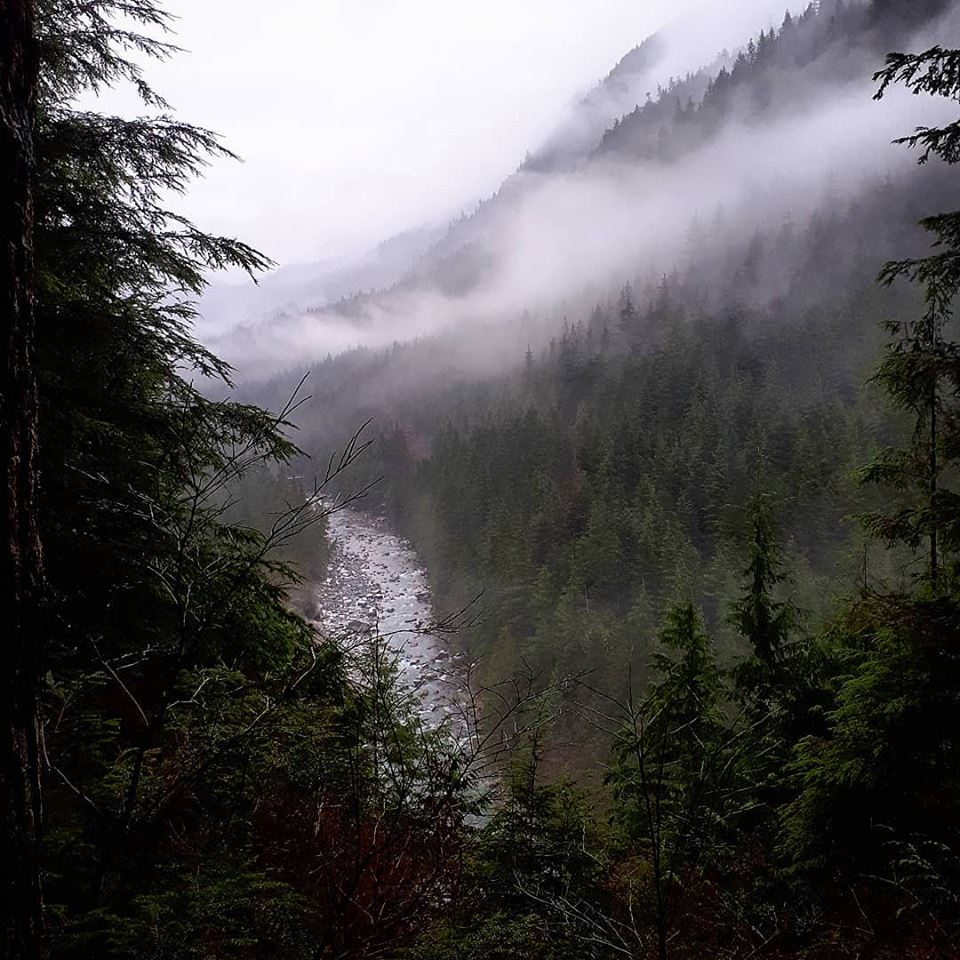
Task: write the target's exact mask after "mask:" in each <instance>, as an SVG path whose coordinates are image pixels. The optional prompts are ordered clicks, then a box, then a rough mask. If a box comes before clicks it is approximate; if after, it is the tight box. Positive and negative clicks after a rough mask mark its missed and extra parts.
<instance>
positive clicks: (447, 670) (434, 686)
mask: <svg viewBox="0 0 960 960" xmlns="http://www.w3.org/2000/svg"><path fill="white" fill-rule="evenodd" d="M327 524H328V534H329V540H330V546H331V553H330V562H329V565H328V568H327V574H326V577H325V579H324V581H323V582H322V583H319V584H317V587H316V596H315V599H316V604H317V609H316V614H315V617H316V621H317V623H318V626H319V628H320V631H321V632H322V633H324V634H326V635H332V636H337V637H344V638H348V637H355V638H362V637H363V636H364V635H367V636H370V635H371V634H379V636H381V637H383V638H384V639H385V642H386V645H387V647H388V648H389V650H390V652H391V653H392V655H393V658H394V660H395V663H396V667H397V671H398V675H399V677H398V678H399V681H400V683H401V684H402V685H403V686H404V688H405V689H406V690H408V691H411V692H415V693H416V694H417V695H418V697H419V700H420V703H419V705H418V706H417V711H418V713H419V715H420V718H421V720H422V721H423V723H424V725H425V726H427V727H436V726H439V725H440V724H441V723H446V724H447V725H448V726H450V728H451V729H452V730H454V731H456V732H460V733H462V732H463V731H464V723H463V720H462V717H463V716H464V713H465V711H464V709H463V706H464V692H463V691H464V687H463V683H462V678H463V676H464V675H465V673H466V661H465V659H464V657H463V654H462V653H460V652H459V651H457V650H456V649H453V648H451V647H450V645H449V644H448V643H447V641H446V639H445V638H444V636H443V635H442V633H438V632H437V631H435V630H433V629H432V628H433V626H434V625H435V623H436V615H435V613H434V610H433V604H432V602H431V596H430V587H429V584H428V582H427V572H426V570H425V569H424V568H423V564H422V563H421V562H420V558H419V557H418V556H417V554H416V552H415V551H414V549H413V547H412V546H411V544H410V543H409V542H408V541H407V540H404V539H403V538H402V537H399V536H397V535H396V534H395V533H393V532H392V531H391V530H390V527H389V525H388V523H387V521H386V520H385V519H384V518H383V517H380V516H373V515H371V514H368V513H361V512H359V511H356V510H351V509H348V508H337V509H334V510H333V511H332V512H331V513H330V515H329V517H328V520H327Z"/></svg>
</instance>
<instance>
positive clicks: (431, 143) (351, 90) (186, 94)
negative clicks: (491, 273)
mask: <svg viewBox="0 0 960 960" xmlns="http://www.w3.org/2000/svg"><path fill="white" fill-rule="evenodd" d="M696 2H698V0H482V2H467V0H270V2H268V3H264V2H263V0H169V2H167V3H166V4H165V7H166V8H167V9H168V10H170V11H171V12H173V13H175V14H176V15H177V17H178V20H177V22H176V24H175V27H176V31H177V35H176V37H175V38H174V39H175V42H177V43H178V44H179V45H180V46H182V47H184V48H185V49H186V51H187V52H185V53H183V54H180V55H178V56H176V57H175V58H174V59H173V60H171V61H170V62H168V63H165V64H159V65H151V66H150V67H149V69H148V72H147V76H148V79H150V80H151V82H152V83H153V84H154V86H155V87H156V88H157V89H158V90H159V92H160V93H161V94H163V95H164V96H165V97H166V98H167V99H168V100H170V101H171V103H172V105H173V106H174V107H175V108H176V109H177V111H178V113H179V115H180V117H181V118H182V119H186V120H189V121H191V122H194V123H198V124H200V125H202V126H207V127H210V128H212V129H214V130H216V131H217V132H218V133H220V134H222V135H223V137H224V140H225V143H226V144H227V146H229V147H230V148H231V149H233V150H234V151H235V152H237V153H239V154H240V155H241V156H242V157H243V158H244V161H245V162H244V164H242V165H240V164H234V163H218V164H217V165H216V166H214V167H213V168H211V170H210V171H209V173H208V175H207V177H206V179H205V180H204V181H203V182H201V183H199V184H197V185H196V186H195V187H194V188H193V190H192V191H191V193H190V195H189V197H188V198H187V200H186V201H185V202H184V203H183V204H182V205H181V206H182V207H184V208H185V209H184V212H186V213H187V214H188V215H190V216H192V217H193V218H194V219H196V220H197V221H198V223H199V224H200V225H201V226H202V227H204V228H206V229H208V230H213V231H216V232H220V233H225V234H228V235H233V236H239V237H241V238H242V239H244V240H246V241H248V242H250V243H252V244H254V245H255V246H257V247H259V248H260V249H261V250H263V251H264V252H265V253H266V254H268V255H269V256H271V257H272V258H273V259H275V260H277V261H279V262H281V263H294V262H304V261H309V260H315V259H318V258H321V257H325V256H332V255H336V254H340V253H350V252H355V251H357V250H359V249H362V248H366V247H369V246H371V245H373V244H375V243H377V242H378V241H379V240H381V239H384V238H385V237H387V236H389V235H391V234H393V233H395V232H397V231H399V230H402V229H405V228H407V227H410V226H415V225H417V224H418V223H423V222H427V221H431V220H439V219H443V218H446V217H447V216H449V215H450V214H457V213H459V211H460V209H461V208H462V207H463V206H464V205H466V204H469V202H470V201H472V200H474V199H479V198H481V197H483V196H485V195H488V194H489V193H491V192H493V191H494V190H495V189H496V187H497V186H498V184H499V183H500V182H501V180H502V179H503V178H504V177H505V176H506V175H508V174H509V173H510V172H511V171H512V170H513V169H515V167H516V166H517V164H518V163H519V161H520V160H522V158H523V156H524V154H525V153H526V151H527V150H528V149H532V148H534V147H536V146H537V144H538V143H539V141H540V140H541V139H542V138H543V136H544V135H545V134H546V133H547V132H548V131H549V130H550V129H551V128H552V127H553V126H554V125H555V124H556V123H557V122H558V120H559V119H560V118H561V116H562V113H563V110H564V108H565V105H566V104H568V103H569V102H570V100H571V98H572V97H574V96H575V95H577V94H578V93H580V92H582V91H584V90H585V89H587V88H589V87H590V86H591V85H592V84H593V83H594V82H595V81H596V80H598V79H599V78H600V77H602V76H603V75H605V74H606V73H607V72H608V71H609V69H610V68H611V67H612V66H613V64H614V63H615V62H616V61H617V60H618V59H619V58H620V57H621V56H622V55H623V54H624V53H625V52H626V51H627V50H628V49H630V48H631V47H633V46H634V45H636V44H637V43H639V42H641V41H642V40H643V39H644V38H645V37H646V36H647V35H648V34H649V33H650V32H652V31H653V30H655V29H656V28H657V27H658V26H661V25H662V24H663V23H665V22H666V21H667V20H668V19H670V18H673V17H675V16H676V15H677V14H678V13H679V12H680V11H682V10H683V9H684V8H685V7H690V6H692V5H694V3H696ZM788 5H790V6H795V4H793V3H790V2H789V0H712V2H710V3H707V6H708V7H711V8H712V16H711V21H712V22H711V24H710V26H709V28H708V29H705V30H704V31H703V37H702V42H701V44H700V46H701V47H702V49H703V55H704V57H705V58H706V57H709V55H710V54H711V53H715V52H718V49H719V47H720V46H722V45H726V44H733V43H737V42H740V40H741V35H742V33H743V31H744V30H748V31H758V30H759V29H760V28H761V27H764V26H769V25H770V23H771V22H773V21H774V20H776V22H778V23H779V19H780V17H781V16H782V13H783V10H784V9H785V7H786V6H788ZM696 46H697V45H694V49H696ZM104 106H105V107H108V108H110V109H116V110H118V111H122V112H127V113H129V112H131V110H132V99H131V98H130V97H129V96H128V95H123V94H111V95H110V97H109V98H108V101H107V103H105V104H104Z"/></svg>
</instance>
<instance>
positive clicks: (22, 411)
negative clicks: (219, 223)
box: [0, 0, 44, 960]
mask: <svg viewBox="0 0 960 960" xmlns="http://www.w3.org/2000/svg"><path fill="white" fill-rule="evenodd" d="M37 70H38V58H37V48H36V39H35V36H34V17H33V0H0V352H2V361H0V465H2V469H3V483H2V484H0V486H2V493H0V497H2V504H0V610H2V613H0V617H2V621H0V877H2V881H0V882H2V887H0V916H2V924H3V926H2V933H0V938H2V939H0V956H2V958H3V960H8V958H10V960H13V958H16V960H21V958H24V960H32V958H36V957H41V956H43V953H44V928H43V901H42V897H41V889H40V867H39V850H38V846H39V839H40V814H41V806H40V736H39V720H38V707H39V700H40V690H41V682H42V669H43V630H42V627H41V618H40V605H41V597H42V588H43V563H42V555H41V549H40V538H39V534H38V531H37V491H38V476H37V473H38V457H37V389H36V381H35V378H34V372H33V366H32V360H31V352H32V338H33V322H34V263H33V185H32V181H33V169H34V147H33V137H34V126H35V123H36V99H37Z"/></svg>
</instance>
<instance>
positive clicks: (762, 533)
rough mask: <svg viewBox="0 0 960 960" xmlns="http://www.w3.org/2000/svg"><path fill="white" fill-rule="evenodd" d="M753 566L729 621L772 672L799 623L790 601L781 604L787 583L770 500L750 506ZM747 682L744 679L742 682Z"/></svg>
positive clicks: (756, 498) (755, 499) (755, 657)
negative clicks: (781, 588) (779, 588)
mask: <svg viewBox="0 0 960 960" xmlns="http://www.w3.org/2000/svg"><path fill="white" fill-rule="evenodd" d="M748 510H749V518H750V519H749V529H750V546H749V558H750V559H749V562H748V564H747V567H746V569H745V570H744V571H743V576H744V579H745V581H746V582H745V584H744V587H743V590H742V592H741V594H740V598H739V599H738V600H737V601H735V602H734V603H733V605H732V607H731V611H730V615H729V618H728V619H729V621H730V623H731V624H732V625H733V626H734V627H735V628H736V629H737V631H738V633H739V634H740V635H741V636H742V637H743V638H744V639H745V640H747V641H748V642H749V643H750V646H751V648H752V657H753V660H754V664H755V666H757V667H759V668H760V669H761V670H762V671H765V672H768V673H770V672H772V671H773V668H774V667H775V665H776V664H777V662H778V661H779V660H780V658H781V656H782V653H783V649H784V647H785V646H786V644H787V643H788V641H789V639H790V633H791V630H792V629H793V627H794V625H795V623H796V610H795V608H794V607H793V605H792V604H791V603H790V602H789V601H783V600H777V599H775V597H774V590H775V589H776V588H777V586H779V585H780V584H782V583H783V582H784V581H785V580H786V574H785V573H784V571H783V561H782V559H781V555H780V547H779V544H778V543H777V538H776V531H775V527H774V522H773V510H772V505H771V502H770V498H769V496H766V495H764V494H756V495H754V497H753V498H752V499H751V501H750V504H749V508H748ZM741 679H742V680H743V681H744V682H746V680H747V678H746V675H744V676H743V677H742V678H741Z"/></svg>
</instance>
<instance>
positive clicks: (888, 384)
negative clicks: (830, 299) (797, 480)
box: [864, 47, 960, 591]
mask: <svg viewBox="0 0 960 960" xmlns="http://www.w3.org/2000/svg"><path fill="white" fill-rule="evenodd" d="M876 79H877V80H878V81H879V82H880V89H879V91H878V93H877V97H878V98H880V97H882V96H884V94H885V93H886V91H887V89H888V88H889V86H890V85H891V84H895V83H901V84H904V85H905V86H906V87H907V89H909V90H911V91H912V92H913V93H915V94H930V95H933V96H942V97H947V98H949V99H952V100H955V101H960V50H943V49H942V48H940V47H933V48H931V49H930V50H928V51H926V52H924V53H921V54H917V55H909V54H899V53H896V54H891V55H890V56H889V57H888V58H887V66H886V68H885V69H884V70H882V71H881V72H879V73H878V74H877V75H876ZM897 142H898V143H900V144H905V145H907V146H910V147H920V148H922V151H923V152H922V154H921V156H920V160H919V162H920V163H926V162H927V161H928V160H929V159H930V158H931V157H934V156H935V157H938V158H940V159H941V160H943V161H944V162H946V163H951V164H952V163H957V162H960V125H958V124H949V125H947V126H945V127H938V128H928V127H922V128H920V129H919V130H918V131H917V132H916V133H914V134H912V135H910V136H908V137H903V138H901V139H900V140H898V141H897ZM922 225H923V226H924V227H925V228H926V229H927V230H928V231H930V232H931V233H932V234H933V235H934V238H935V239H934V247H935V248H937V252H936V253H934V254H932V255H930V256H927V257H922V258H919V259H910V260H902V261H896V262H892V263H888V264H887V265H886V266H885V268H884V270H883V272H882V274H881V281H882V282H883V283H885V284H887V285H890V284H892V283H894V282H895V281H897V280H899V279H905V280H908V281H910V282H912V283H917V284H919V285H920V286H922V288H923V291H924V302H925V310H924V312H923V314H922V315H921V316H920V317H918V318H917V319H916V320H913V321H907V322H896V323H890V324H888V329H889V330H890V332H891V333H892V334H893V335H894V339H893V341H892V342H891V344H890V345H889V347H888V349H887V352H886V355H885V356H884V358H883V361H882V363H881V365H880V368H879V370H878V372H877V374H876V378H875V379H876V380H877V382H879V383H880V384H881V385H882V386H883V387H884V389H885V390H886V392H887V394H888V396H889V397H890V398H891V400H892V401H893V403H894V404H895V405H896V406H897V407H900V408H902V409H904V410H907V411H909V413H910V414H911V415H912V416H913V419H914V433H913V439H912V441H911V443H910V444H909V445H908V446H907V447H905V448H903V449H887V450H885V451H884V452H883V453H882V454H881V456H880V457H879V458H878V459H877V461H876V462H875V463H873V464H872V465H871V466H870V467H868V468H867V469H866V470H865V471H864V480H866V481H869V482H878V483H883V484H887V485H889V486H891V487H893V488H894V489H896V490H899V491H903V492H904V494H905V495H906V497H905V499H904V500H902V501H901V503H900V504H899V506H898V509H897V510H896V511H895V512H893V513H887V514H872V515H869V516H867V517H866V518H865V519H866V522H867V527H868V529H869V530H870V531H871V532H872V533H874V534H875V535H877V536H878V537H880V538H882V539H883V540H885V541H887V542H888V543H891V544H892V543H897V542H903V543H906V544H907V545H908V546H909V547H911V548H914V549H915V548H916V547H917V546H918V545H919V544H920V543H921V541H926V544H927V563H926V571H925V579H926V580H927V582H928V583H929V584H930V587H931V588H932V589H933V590H934V591H936V590H938V589H939V588H940V586H941V582H940V581H941V573H942V566H943V559H944V558H943V551H944V549H946V550H948V551H950V552H951V553H953V552H954V551H956V549H957V548H958V547H960V495H958V494H957V493H956V492H954V491H952V490H949V489H946V488H945V487H944V485H943V482H942V478H943V477H944V474H945V473H947V472H948V471H950V470H951V468H954V467H955V466H956V465H957V464H958V463H960V404H958V402H957V401H958V397H960V343H958V342H957V341H956V340H955V339H950V337H949V336H948V332H947V331H948V328H949V326H950V321H951V319H952V315H953V304H954V300H955V298H956V296H957V293H958V291H960V211H957V212H952V213H945V214H940V215H937V216H932V217H928V218H926V219H925V220H923V221H922Z"/></svg>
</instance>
